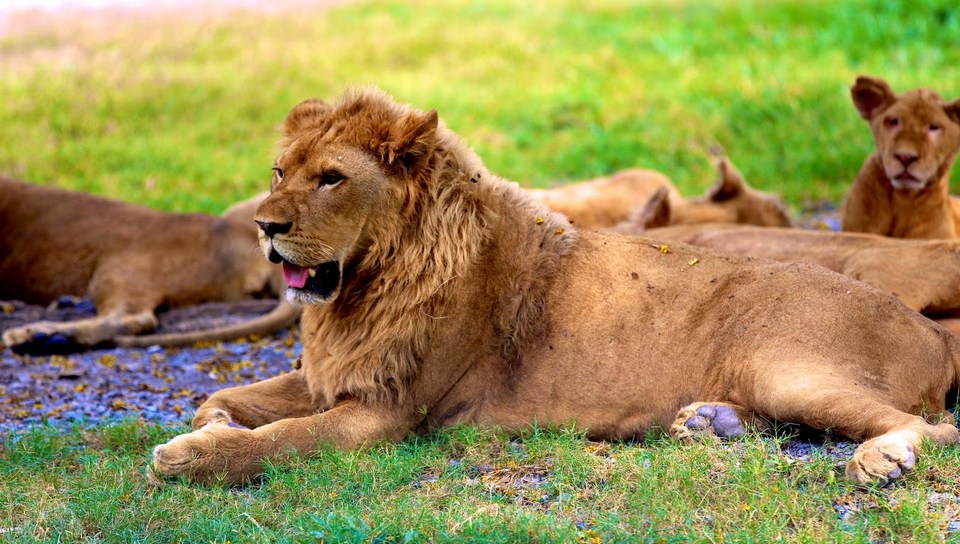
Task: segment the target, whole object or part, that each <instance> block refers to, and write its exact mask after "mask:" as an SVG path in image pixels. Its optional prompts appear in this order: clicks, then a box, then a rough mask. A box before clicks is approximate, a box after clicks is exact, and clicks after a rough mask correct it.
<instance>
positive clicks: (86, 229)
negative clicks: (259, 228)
mask: <svg viewBox="0 0 960 544" xmlns="http://www.w3.org/2000/svg"><path fill="white" fill-rule="evenodd" d="M263 198H264V197H263V195H260V196H258V197H255V198H253V199H250V200H248V201H244V202H242V203H239V204H236V205H234V206H233V207H231V208H230V209H229V210H227V213H226V214H225V215H224V216H223V217H216V216H210V215H205V214H174V213H164V212H159V211H156V210H150V209H147V208H143V207H139V206H134V205H132V204H128V203H126V202H120V201H116V200H110V199H106V198H102V197H98V196H94V195H90V194H85V193H80V192H76V191H68V190H64V189H58V188H55V187H46V186H40V185H33V184H29V183H24V182H21V181H17V180H14V179H10V178H7V177H4V176H0V228H2V232H3V236H2V237H0V299H18V300H23V301H25V302H29V303H33V304H47V303H49V302H51V301H53V300H56V299H57V298H58V297H60V296H61V295H76V296H84V297H90V298H92V299H93V302H94V304H95V305H96V308H97V315H96V317H93V318H90V319H81V320H78V321H67V322H49V321H39V322H36V323H30V324H28V325H25V326H23V327H17V328H13V329H8V330H7V331H5V332H4V333H3V344H4V345H5V346H7V347H10V348H12V349H13V350H14V351H17V352H55V351H71V350H75V349H77V348H81V347H89V346H94V345H96V344H99V343H101V342H105V341H115V342H116V343H117V344H121V345H125V346H128V347H136V346H142V345H151V344H164V345H181V344H184V343H191V342H193V341H198V340H222V339H227V338H231V337H236V336H242V335H245V334H252V333H254V332H261V333H262V332H264V331H265V330H276V329H277V328H280V327H283V326H286V325H288V324H290V323H291V322H293V320H294V319H296V316H297V315H298V310H297V309H296V308H295V307H293V306H291V305H290V304H288V303H286V302H285V301H283V302H281V303H279V304H278V306H277V307H276V309H275V310H273V311H272V312H270V313H269V314H267V315H266V316H262V317H261V318H257V319H253V320H250V321H247V322H245V323H242V324H239V325H233V326H227V327H224V328H222V329H213V330H209V331H197V332H194V333H182V334H168V335H153V336H149V337H142V338H141V337H135V336H125V335H138V334H142V333H148V332H151V331H152V330H153V329H154V328H155V327H156V326H157V317H156V315H155V314H154V311H155V310H156V309H157V308H158V307H161V306H184V305H189V304H197V303H201V302H214V301H226V302H229V301H234V300H240V299H244V298H248V297H250V296H252V295H255V294H260V293H263V294H272V295H277V294H279V293H281V292H282V290H283V289H284V284H283V277H282V274H281V273H280V270H279V267H277V266H273V265H271V264H270V263H268V262H267V261H266V260H264V259H263V258H262V257H261V256H260V254H259V253H258V252H257V232H256V225H255V224H254V222H253V214H254V211H255V210H256V207H257V205H258V204H259V202H260V201H261V200H262V199H263ZM251 327H252V329H251Z"/></svg>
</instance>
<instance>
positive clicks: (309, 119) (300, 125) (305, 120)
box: [281, 98, 333, 138]
mask: <svg viewBox="0 0 960 544" xmlns="http://www.w3.org/2000/svg"><path fill="white" fill-rule="evenodd" d="M332 111H333V108H331V107H330V105H329V104H327V103H326V102H324V101H323V100H317V99H316V98H311V99H309V100H304V101H303V102H301V103H299V104H297V105H296V106H294V107H293V109H292V110H290V113H288V114H287V118H286V120H284V121H283V127H281V130H283V134H284V136H286V137H288V138H291V137H293V136H294V135H296V134H299V133H300V132H302V131H304V130H307V129H310V128H314V127H317V126H319V125H320V124H321V123H322V122H323V120H324V119H325V118H326V117H327V116H328V115H330V113H331V112H332Z"/></svg>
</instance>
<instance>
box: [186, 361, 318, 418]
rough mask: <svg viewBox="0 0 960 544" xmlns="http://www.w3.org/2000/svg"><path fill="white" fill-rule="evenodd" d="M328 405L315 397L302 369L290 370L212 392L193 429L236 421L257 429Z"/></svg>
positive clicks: (198, 413)
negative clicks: (271, 376)
mask: <svg viewBox="0 0 960 544" xmlns="http://www.w3.org/2000/svg"><path fill="white" fill-rule="evenodd" d="M325 408H327V406H325V405H324V403H323V402H318V401H316V400H314V399H313V397H312V395H311V394H310V390H309V389H307V381H306V379H304V377H303V373H302V372H288V373H286V374H282V375H280V376H277V377H274V378H270V379H269V380H264V381H262V382H257V383H253V384H250V385H242V386H239V387H229V388H227V389H221V390H220V391H217V392H216V393H214V394H213V395H210V398H209V399H207V400H206V401H205V402H204V403H203V404H201V405H200V408H198V409H197V414H196V415H195V416H194V417H193V428H194V429H199V428H200V427H203V426H204V425H206V424H208V423H220V424H229V423H231V422H235V423H238V424H240V425H243V426H244V427H248V428H250V429H254V428H257V427H261V426H263V425H266V424H268V423H273V422H274V421H278V420H281V419H288V418H292V417H304V416H309V415H311V414H313V413H316V412H318V411H321V410H323V409H325Z"/></svg>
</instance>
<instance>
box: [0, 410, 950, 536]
mask: <svg viewBox="0 0 960 544" xmlns="http://www.w3.org/2000/svg"><path fill="white" fill-rule="evenodd" d="M178 430H179V431H182V430H183V429H169V428H159V427H157V426H155V425H152V424H144V423H142V422H137V421H127V422H125V423H122V424H119V425H115V426H107V427H101V428H97V429H77V430H76V431H74V432H72V433H70V434H62V433H59V432H56V431H55V430H52V429H49V428H41V429H37V430H34V431H33V432H31V433H30V434H28V435H26V436H24V437H22V438H20V440H18V441H10V442H8V443H7V444H5V446H4V447H3V449H2V450H0V456H2V457H0V458H2V459H3V460H4V462H3V463H2V464H0V501H2V502H0V507H2V508H0V528H6V529H11V530H9V531H7V532H6V533H4V534H3V536H2V538H5V539H8V540H11V541H17V540H20V541H32V540H34V539H38V540H59V541H64V542H77V541H81V540H86V541H134V542H169V541H174V540H175V541H178V542H305V541H316V540H318V539H321V540H324V541H328V542H348V541H349V542H435V541H454V540H455V541H463V542H528V541H537V542H575V541H581V542H600V541H610V542H616V541H621V542H622V541H661V542H670V541H704V542H706V541H710V542H719V541H735V542H742V541H753V542H772V541H776V540H789V541H806V542H822V541H825V540H830V541H836V542H868V541H893V542H903V541H908V540H912V541H937V540H938V539H941V538H942V537H943V536H944V535H945V534H946V533H945V527H946V526H947V523H948V522H949V520H951V519H953V520H955V519H956V516H957V514H958V511H960V505H958V503H957V502H956V500H955V499H956V496H955V494H957V493H960V489H958V483H957V482H958V481H960V455H958V453H957V451H956V449H953V450H936V449H934V450H932V451H931V452H929V454H928V455H927V456H926V457H923V458H921V461H920V462H919V464H918V466H917V468H916V469H915V470H914V472H913V473H912V474H911V476H909V477H908V478H907V480H906V481H905V482H904V483H902V484H897V485H895V486H893V487H890V488H885V489H884V488H858V487H855V486H853V485H852V484H849V483H847V482H846V481H845V480H844V478H843V472H842V470H843V468H842V462H841V463H838V461H836V460H835V459H833V458H830V457H826V456H820V457H816V456H815V457H814V458H813V459H811V460H810V461H808V462H802V463H801V462H796V461H794V460H792V459H791V458H790V457H788V456H786V455H784V454H783V453H782V452H781V451H780V450H779V445H780V444H781V442H782V439H778V438H776V437H772V438H771V437H765V438H763V439H761V438H760V437H757V436H749V437H747V438H746V439H744V440H743V441H740V442H735V443H732V444H720V443H711V444H703V445H696V446H683V445H680V444H677V443H672V442H669V441H666V440H653V441H650V442H648V443H645V444H626V443H597V442H590V441H588V440H586V439H584V438H583V437H582V436H581V435H579V434H577V433H573V432H569V431H558V430H542V429H531V430H529V431H527V432H525V433H522V434H521V435H520V436H518V437H515V436H508V435H506V434H503V433H500V432H497V431H495V430H489V429H479V428H476V427H461V428H456V429H452V430H449V431H445V432H442V433H437V434H434V435H430V436H426V437H421V438H412V439H409V440H407V441H405V442H403V443H401V444H398V445H381V446H375V447H372V448H368V449H365V450H361V451H358V452H342V451H335V450H324V451H322V452H320V453H319V454H317V455H315V456H314V457H313V458H311V459H300V460H297V461H294V462H293V463H292V464H289V465H285V466H283V467H271V468H270V469H269V470H268V473H267V475H266V476H265V477H264V479H263V481H262V482H260V483H258V484H254V485H250V486H247V487H235V488H228V487H200V486H186V485H182V484H172V485H171V484H166V485H157V484H156V483H155V481H153V480H151V479H150V478H148V477H147V476H146V474H145V466H146V463H147V460H148V453H147V452H148V448H149V447H150V446H151V445H153V444H156V443H158V442H160V441H162V440H164V439H166V438H169V437H171V436H173V433H174V432H175V431H178ZM937 493H945V494H946V495H944V496H947V497H949V496H954V500H951V499H945V500H943V501H941V502H931V501H930V497H931V496H936V494H937ZM957 537H958V535H957V534H956V533H953V537H952V538H953V540H954V541H956V540H958V538H957Z"/></svg>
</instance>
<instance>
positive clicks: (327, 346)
mask: <svg viewBox="0 0 960 544" xmlns="http://www.w3.org/2000/svg"><path fill="white" fill-rule="evenodd" d="M420 113H421V112H418V110H414V109H413V108H410V107H409V106H402V105H398V104H395V103H393V102H392V101H391V100H389V98H387V97H386V95H385V94H383V93H382V92H380V91H375V90H371V89H366V88H359V89H354V90H351V91H348V92H347V93H346V94H345V95H344V97H343V98H342V99H341V101H340V102H339V103H337V104H336V105H334V106H333V107H330V106H327V105H326V104H324V103H322V102H317V103H316V105H315V107H311V108H306V111H301V112H300V114H299V115H294V114H293V113H291V116H290V117H288V119H287V121H286V122H285V124H284V127H283V132H284V134H285V136H286V140H285V142H284V143H285V145H286V146H289V145H290V144H291V143H292V142H293V141H294V140H297V139H301V138H304V137H311V134H312V135H314V137H329V136H331V135H335V137H336V140H337V141H340V142H347V143H351V144H354V145H360V146H364V147H365V148H366V149H367V150H368V151H369V152H370V153H371V154H372V155H374V156H375V157H378V158H379V159H380V160H381V161H382V163H383V164H385V165H387V166H386V167H387V168H392V169H394V173H395V174H396V175H398V177H400V178H402V185H401V187H399V188H398V190H400V191H401V192H402V195H403V206H402V211H401V213H400V215H399V217H398V218H385V219H384V221H383V222H381V223H379V224H378V225H376V226H375V228H376V231H375V234H373V235H371V237H370V238H371V239H372V240H373V242H371V243H370V245H369V246H368V247H367V248H366V251H365V253H364V255H363V257H362V259H361V260H360V261H359V262H358V263H357V264H356V265H355V266H354V267H353V268H352V269H350V270H345V272H344V287H343V292H342V293H341V295H340V296H339V297H338V298H337V299H335V300H334V301H333V302H332V303H331V304H329V305H327V306H320V307H317V306H308V307H306V308H305V315H306V317H305V318H304V321H303V326H304V331H303V336H304V338H305V339H312V341H313V342H315V344H314V345H313V346H307V349H310V348H311V347H312V348H315V349H312V350H311V354H312V355H314V356H316V359H315V360H313V361H310V363H311V364H308V360H307V358H305V359H304V369H305V370H306V371H307V373H306V376H307V380H308V382H309V383H310V389H311V391H312V392H313V393H314V395H318V394H319V395H322V397H323V398H324V399H325V401H326V402H327V403H332V402H333V401H334V400H336V399H337V398H342V397H344V396H352V397H357V398H360V399H362V400H364V401H367V402H390V401H396V400H402V399H404V398H405V397H406V395H407V394H408V388H409V386H410V384H411V383H412V381H413V380H414V378H415V377H416V375H417V370H418V366H419V360H420V357H421V353H422V352H423V350H424V349H425V347H426V345H427V344H428V343H429V342H430V341H431V330H432V327H431V326H430V321H433V320H443V319H446V318H447V314H446V309H447V308H450V307H451V305H454V304H457V301H458V292H460V291H462V290H463V288H464V287H463V285H464V282H478V281H487V279H486V278H484V277H483V274H482V270H480V269H479V265H480V263H479V262H478V256H479V255H481V254H482V253H484V252H485V251H487V250H490V249H494V250H495V251H497V250H500V251H510V252H512V253H513V259H514V266H513V268H512V270H511V271H509V272H508V273H507V274H500V275H494V276H493V279H492V280H491V281H492V284H491V285H489V286H488V289H489V290H490V291H492V292H494V293H509V295H505V296H500V298H499V299H498V306H499V311H498V312H497V315H498V316H499V319H498V322H497V324H496V325H497V332H498V337H501V338H503V339H504V340H503V341H502V344H501V345H500V346H499V348H500V351H501V354H502V355H503V357H504V359H505V360H506V361H508V364H509V365H510V366H513V367H515V366H516V365H518V364H519V362H520V359H521V356H522V354H521V352H522V346H523V343H524V340H525V339H527V338H530V337H534V336H537V335H538V334H539V333H540V332H542V330H543V327H544V320H543V317H542V313H543V309H544V297H545V291H546V286H547V283H548V282H549V279H550V278H551V277H552V275H553V274H554V272H555V271H556V269H557V265H558V261H559V258H560V257H561V256H562V255H565V254H566V253H567V252H568V251H569V248H570V247H571V245H572V244H573V240H574V231H573V228H572V227H571V226H570V224H569V222H568V221H567V220H566V219H565V218H564V217H563V216H561V215H559V214H556V213H553V212H550V211H548V210H547V209H546V208H545V207H543V206H542V205H539V204H537V203H535V202H534V201H533V200H532V199H530V197H529V196H528V195H526V194H525V193H524V192H523V191H522V190H520V189H519V188H516V187H515V186H513V185H510V184H503V183H494V182H493V180H494V176H493V175H492V174H491V173H490V172H489V171H488V170H487V169H486V168H485V167H484V166H483V164H482V163H481V162H480V160H479V158H478V157H477V156H476V155H475V154H474V153H473V152H472V151H471V150H470V149H469V148H468V146H467V145H466V144H465V143H464V142H463V141H462V140H461V139H460V138H459V137H458V136H457V135H456V134H454V133H453V132H451V131H449V130H448V129H447V128H446V127H445V126H444V125H443V124H442V123H440V124H439V126H438V127H437V130H436V132H435V138H424V139H422V141H416V142H414V144H413V146H412V149H407V150H406V151H405V153H404V154H398V152H397V151H396V149H395V146H394V145H393V142H395V141H396V140H398V139H402V138H403V137H404V136H405V135H406V133H408V132H409V131H411V130H414V129H415V128H416V127H413V126H408V125H405V124H404V123H405V122H407V121H410V120H411V119H417V118H419V117H422V115H419V114H420ZM427 115H428V116H429V115H432V116H433V118H434V119H435V118H436V117H435V116H436V114H435V113H434V112H431V113H430V114H427ZM358 116H360V117H364V118H365V120H363V121H361V122H358V121H357V119H356V118H357V117H358ZM410 123H412V121H410ZM419 157H422V158H423V160H422V161H417V160H415V159H416V158H419ZM504 205H505V206H507V207H509V208H514V207H517V206H518V205H519V206H522V207H527V208H530V209H536V210H539V212H538V220H537V223H538V224H537V225H535V227H536V228H534V229H531V228H529V227H530V226H527V227H528V228H523V227H524V226H522V225H518V226H517V228H515V229H512V230H511V232H513V233H515V234H514V236H513V239H511V240H491V239H490V232H491V231H492V230H494V229H493V227H494V225H495V224H496V223H498V222H503V221H511V220H514V219H513V217H509V218H503V217H501V216H500V214H499V213H498V210H499V209H500V207H501V206H504ZM541 219H542V221H541ZM531 261H533V263H532V264H529V263H530V262H531ZM497 282H500V283H501V284H502V285H498V284H497ZM318 347H319V348H320V349H319V350H318V349H316V348H318Z"/></svg>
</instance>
